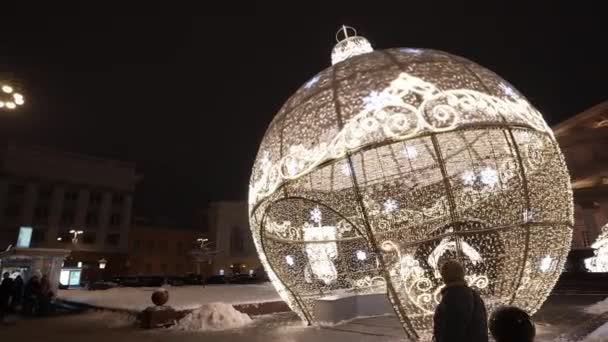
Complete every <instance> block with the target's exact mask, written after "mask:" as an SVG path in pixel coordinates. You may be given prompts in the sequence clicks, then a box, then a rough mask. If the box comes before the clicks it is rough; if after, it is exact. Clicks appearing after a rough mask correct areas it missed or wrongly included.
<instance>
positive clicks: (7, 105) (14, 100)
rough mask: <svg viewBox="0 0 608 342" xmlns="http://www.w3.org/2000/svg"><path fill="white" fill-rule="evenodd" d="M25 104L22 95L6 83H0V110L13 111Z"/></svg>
mask: <svg viewBox="0 0 608 342" xmlns="http://www.w3.org/2000/svg"><path fill="white" fill-rule="evenodd" d="M24 103H25V99H24V98H23V95H21V94H19V93H17V92H15V89H13V87H12V86H11V85H10V84H8V83H6V82H2V83H0V110H2V109H6V110H9V111H10V110H13V109H16V108H17V107H19V106H22V105H23V104H24Z"/></svg>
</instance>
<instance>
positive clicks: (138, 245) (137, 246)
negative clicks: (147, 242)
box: [133, 240, 141, 251]
mask: <svg viewBox="0 0 608 342" xmlns="http://www.w3.org/2000/svg"><path fill="white" fill-rule="evenodd" d="M140 248H141V240H135V241H134V242H133V250H134V251H138V250H139V249H140Z"/></svg>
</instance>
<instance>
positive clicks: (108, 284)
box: [87, 281, 118, 291]
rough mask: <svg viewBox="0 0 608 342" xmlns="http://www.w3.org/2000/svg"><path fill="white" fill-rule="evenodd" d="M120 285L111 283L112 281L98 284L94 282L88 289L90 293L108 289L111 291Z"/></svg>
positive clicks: (98, 282)
mask: <svg viewBox="0 0 608 342" xmlns="http://www.w3.org/2000/svg"><path fill="white" fill-rule="evenodd" d="M117 286H118V284H117V283H115V282H111V281H96V282H92V283H90V284H89V286H87V289H88V290H90V291H93V290H107V289H111V288H113V287H117Z"/></svg>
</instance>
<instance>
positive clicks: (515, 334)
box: [490, 306, 536, 342]
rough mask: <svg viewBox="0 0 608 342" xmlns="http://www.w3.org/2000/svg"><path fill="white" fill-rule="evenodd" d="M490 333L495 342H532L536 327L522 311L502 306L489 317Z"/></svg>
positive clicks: (513, 307)
mask: <svg viewBox="0 0 608 342" xmlns="http://www.w3.org/2000/svg"><path fill="white" fill-rule="evenodd" d="M490 332H491V333H492V336H493V337H494V339H495V340H496V342H534V337H535V336H536V327H535V326H534V322H532V319H531V318H530V315H528V313H526V312H525V311H524V310H522V309H520V308H517V307H515V306H502V307H500V308H498V309H496V310H495V311H494V312H493V313H492V316H491V317H490Z"/></svg>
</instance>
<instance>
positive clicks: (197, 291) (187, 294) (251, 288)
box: [58, 283, 281, 311]
mask: <svg viewBox="0 0 608 342" xmlns="http://www.w3.org/2000/svg"><path fill="white" fill-rule="evenodd" d="M165 289H166V290H167V291H169V301H168V302H167V304H166V305H168V306H171V307H173V308H174V309H175V310H192V309H197V308H199V307H200V306H201V305H204V304H210V303H215V302H224V303H228V304H254V303H265V302H275V301H280V300H281V298H280V297H279V295H278V294H277V291H276V290H275V289H274V287H273V286H272V284H270V283H262V284H251V285H237V284H235V285H208V286H205V287H203V286H176V287H171V286H167V287H165ZM155 290H157V288H152V287H147V288H146V287H117V288H113V289H109V290H99V291H88V290H84V289H70V290H59V294H58V297H59V298H60V299H64V300H68V301H72V302H77V303H83V304H88V305H92V306H96V307H98V308H106V309H120V310H129V311H142V310H144V309H145V308H147V307H149V306H151V305H153V304H152V300H151V299H150V296H152V293H153V292H154V291H155Z"/></svg>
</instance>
